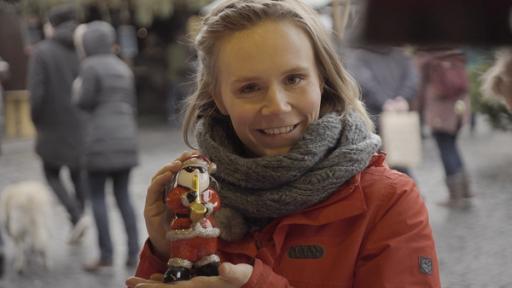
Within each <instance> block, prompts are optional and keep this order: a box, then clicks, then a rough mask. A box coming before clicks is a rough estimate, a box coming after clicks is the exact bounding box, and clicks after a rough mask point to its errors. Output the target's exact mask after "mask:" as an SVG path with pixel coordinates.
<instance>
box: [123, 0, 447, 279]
mask: <svg viewBox="0 0 512 288" xmlns="http://www.w3.org/2000/svg"><path fill="white" fill-rule="evenodd" d="M202 23H203V24H202V27H201V28H200V29H199V32H198V34H197V38H196V41H195V44H196V49H197V50H198V57H199V58H198V59H199V71H198V78H197V82H196V85H197V87H196V90H195V93H193V94H192V95H191V96H190V98H189V102H188V103H189V104H188V106H187V110H186V111H187V112H186V115H185V120H184V129H183V134H184V136H185V137H184V138H185V142H186V143H188V144H189V146H190V144H191V140H192V139H191V135H193V134H192V133H195V138H196V140H197V143H198V146H199V149H200V153H201V154H203V155H205V156H207V157H209V159H211V160H212V161H213V162H214V163H215V164H216V165H217V172H216V173H215V174H213V176H214V177H215V179H216V180H217V181H218V182H219V190H218V192H219V196H220V199H221V202H222V208H221V209H220V210H219V211H218V212H217V213H216V215H215V218H216V220H217V223H218V225H219V227H220V231H221V235H220V237H221V240H220V241H219V255H220V258H221V261H222V262H223V264H221V266H220V267H219V273H220V276H218V277H214V276H213V277H195V278H192V279H191V280H190V281H184V282H177V283H173V284H172V285H169V286H166V285H165V284H159V285H158V287H176V288H178V287H292V286H293V287H338V286H339V287H341V286H343V287H440V284H439V275H438V273H439V272H438V271H439V270H438V266H437V256H436V252H435V247H434V240H433V237H432V231H431V228H430V224H429V220H428V213H427V209H426V206H425V204H424V202H423V200H422V198H421V197H420V195H419V193H418V190H417V188H416V186H415V184H414V182H413V181H412V179H411V178H409V177H408V176H407V175H404V174H402V173H398V172H395V171H393V170H391V169H389V168H388V167H387V166H386V165H385V164H384V160H385V155H384V154H381V153H378V149H379V147H380V144H381V143H380V138H379V137H378V136H377V135H375V134H373V133H372V129H373V128H372V122H371V120H370V119H369V117H368V114H367V113H366V111H365V109H364V106H363V104H362V102H361V101H360V100H359V93H358V89H357V86H356V85H355V83H354V82H353V81H352V80H351V78H350V77H349V76H348V74H347V72H346V71H345V69H344V68H343V67H342V66H341V65H340V62H339V61H338V59H337V56H336V54H335V52H334V49H333V46H332V44H331V42H330V40H329V36H328V34H327V33H326V32H325V31H324V30H323V26H322V24H321V22H320V20H319V18H318V15H317V14H316V13H315V11H314V10H313V9H311V8H310V7H309V6H307V5H306V4H304V3H303V2H302V1H299V0H282V1H272V0H245V1H233V0H225V1H220V3H219V4H218V5H217V6H216V7H214V8H213V10H212V11H211V12H210V13H209V14H208V15H207V16H206V17H205V19H204V20H203V22H202ZM195 153H198V152H189V153H184V154H183V155H182V156H181V157H179V158H178V159H177V160H176V161H174V162H173V163H170V164H169V165H166V166H164V167H163V168H162V169H161V170H160V171H159V172H157V173H156V175H155V176H154V177H153V180H152V183H151V185H150V186H149V188H148V194H147V196H146V197H147V198H146V205H145V212H144V214H145V220H146V226H147V227H146V228H147V230H148V235H149V240H148V241H147V242H146V244H145V246H144V248H143V250H142V252H141V256H140V261H139V265H138V268H137V271H136V274H135V277H132V278H130V279H128V280H127V282H126V283H127V285H128V286H129V287H135V286H137V287H138V288H139V287H155V286H153V285H154V283H153V282H154V281H157V279H158V278H161V277H162V275H159V273H164V272H165V271H166V268H167V265H166V261H167V259H168V257H169V252H168V246H169V244H168V243H169V242H168V240H167V239H166V238H165V234H166V231H165V228H164V226H163V225H162V223H165V221H166V219H164V218H165V215H166V214H165V210H166V207H165V204H164V203H163V201H162V199H163V190H164V187H165V186H166V185H167V183H169V181H171V179H172V178H173V176H174V174H175V173H176V172H177V171H178V170H179V169H180V167H181V165H182V163H183V162H182V161H185V160H186V159H187V158H188V157H190V156H191V155H194V154H195ZM150 278H151V279H152V280H148V279H150Z"/></svg>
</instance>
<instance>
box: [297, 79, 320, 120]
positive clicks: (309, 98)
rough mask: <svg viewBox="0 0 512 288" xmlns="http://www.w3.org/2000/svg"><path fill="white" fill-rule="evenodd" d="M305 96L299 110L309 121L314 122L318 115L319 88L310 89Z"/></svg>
mask: <svg viewBox="0 0 512 288" xmlns="http://www.w3.org/2000/svg"><path fill="white" fill-rule="evenodd" d="M305 95H306V96H305V97H303V98H302V101H300V106H301V107H302V108H301V110H302V111H304V112H305V114H307V115H308V116H309V117H310V118H311V119H310V120H316V119H318V116H319V114H320V105H321V103H322V92H321V91H320V88H319V87H311V88H310V89H308V91H306V94H305Z"/></svg>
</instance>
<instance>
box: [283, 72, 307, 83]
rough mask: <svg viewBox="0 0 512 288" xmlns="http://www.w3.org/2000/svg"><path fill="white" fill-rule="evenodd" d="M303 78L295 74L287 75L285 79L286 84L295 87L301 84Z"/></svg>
mask: <svg viewBox="0 0 512 288" xmlns="http://www.w3.org/2000/svg"><path fill="white" fill-rule="evenodd" d="M304 78H305V77H304V76H303V75H297V74H293V75H289V76H287V77H286V84H288V85H297V84H299V83H300V82H302V80H304Z"/></svg>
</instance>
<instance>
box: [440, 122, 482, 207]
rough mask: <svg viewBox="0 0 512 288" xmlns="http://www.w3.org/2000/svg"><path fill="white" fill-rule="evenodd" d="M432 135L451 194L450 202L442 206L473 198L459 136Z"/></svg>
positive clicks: (448, 134) (442, 133) (446, 134)
mask: <svg viewBox="0 0 512 288" xmlns="http://www.w3.org/2000/svg"><path fill="white" fill-rule="evenodd" d="M432 135H433V136H434V139H435V140H436V143H437V146H438V148H439V153H440V156H441V161H442V163H443V168H444V172H445V176H446V179H445V181H446V186H447V188H448V191H449V194H450V199H449V201H448V202H443V203H441V204H442V205H445V206H453V205H458V204H459V203H460V202H461V200H463V199H464V198H468V197H471V196H472V194H471V192H470V189H469V179H468V177H467V174H466V172H465V169H464V163H463V161H462V157H461V154H460V151H459V149H458V147H457V134H450V133H446V132H439V131H434V132H433V133H432Z"/></svg>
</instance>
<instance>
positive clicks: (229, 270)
mask: <svg viewBox="0 0 512 288" xmlns="http://www.w3.org/2000/svg"><path fill="white" fill-rule="evenodd" d="M252 270H253V267H252V266H251V265H249V264H237V265H233V264H231V263H228V262H224V263H222V264H221V265H220V267H219V274H220V277H221V278H222V279H224V280H225V281H226V282H228V283H230V284H232V285H234V286H235V287H241V286H243V285H244V284H245V283H247V281H249V278H250V277H251V274H252Z"/></svg>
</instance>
